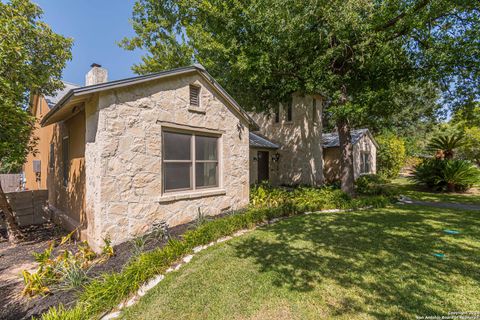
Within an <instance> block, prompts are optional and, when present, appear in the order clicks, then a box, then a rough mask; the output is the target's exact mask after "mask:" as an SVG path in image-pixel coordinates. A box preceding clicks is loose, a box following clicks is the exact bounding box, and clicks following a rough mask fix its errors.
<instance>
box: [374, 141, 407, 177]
mask: <svg viewBox="0 0 480 320" xmlns="http://www.w3.org/2000/svg"><path fill="white" fill-rule="evenodd" d="M375 140H376V141H377V143H378V145H379V148H378V150H377V172H378V174H379V175H381V176H383V177H385V178H386V179H394V178H396V177H397V176H398V174H399V173H400V170H401V169H402V167H403V166H404V164H405V160H406V148H405V141H404V140H403V139H402V138H399V137H397V136H396V135H394V134H392V133H386V134H383V135H380V136H378V137H375Z"/></svg>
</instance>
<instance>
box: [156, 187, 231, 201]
mask: <svg viewBox="0 0 480 320" xmlns="http://www.w3.org/2000/svg"><path fill="white" fill-rule="evenodd" d="M225 194H227V192H226V191H225V189H218V188H215V189H209V190H200V191H199V190H196V191H183V192H176V193H166V194H164V195H163V196H162V197H161V198H160V200H158V202H159V203H163V202H172V201H178V200H189V199H197V198H204V197H213V196H223V195H225Z"/></svg>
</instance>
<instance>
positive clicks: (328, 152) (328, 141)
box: [322, 129, 378, 182]
mask: <svg viewBox="0 0 480 320" xmlns="http://www.w3.org/2000/svg"><path fill="white" fill-rule="evenodd" d="M351 138H352V144H353V173H354V176H355V179H356V178H358V177H359V176H360V175H362V174H369V173H373V174H374V173H377V149H378V144H377V142H376V141H375V139H374V138H373V136H372V134H371V133H370V131H368V129H359V130H352V131H351ZM322 146H323V159H324V175H325V180H326V181H328V182H333V181H336V180H339V179H340V156H341V150H340V141H339V139H338V133H336V132H335V133H324V134H323V136H322Z"/></svg>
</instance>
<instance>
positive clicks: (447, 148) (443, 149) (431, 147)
mask: <svg viewBox="0 0 480 320" xmlns="http://www.w3.org/2000/svg"><path fill="white" fill-rule="evenodd" d="M464 144H465V138H464V135H463V133H460V132H455V133H452V134H449V133H444V134H441V135H438V136H436V137H433V138H432V139H431V140H430V141H429V142H428V145H427V151H432V152H434V153H435V155H436V157H437V158H442V159H446V160H451V159H453V157H454V155H455V151H456V150H457V149H458V148H460V147H461V146H463V145H464Z"/></svg>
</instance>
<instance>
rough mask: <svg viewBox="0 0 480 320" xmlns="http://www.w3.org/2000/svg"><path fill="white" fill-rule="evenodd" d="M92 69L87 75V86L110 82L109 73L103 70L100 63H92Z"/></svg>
mask: <svg viewBox="0 0 480 320" xmlns="http://www.w3.org/2000/svg"><path fill="white" fill-rule="evenodd" d="M91 67H92V69H90V71H88V72H87V74H86V75H85V85H86V86H91V85H94V84H99V83H104V82H107V81H108V71H107V69H105V68H102V66H101V65H99V64H98V63H92V65H91Z"/></svg>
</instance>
